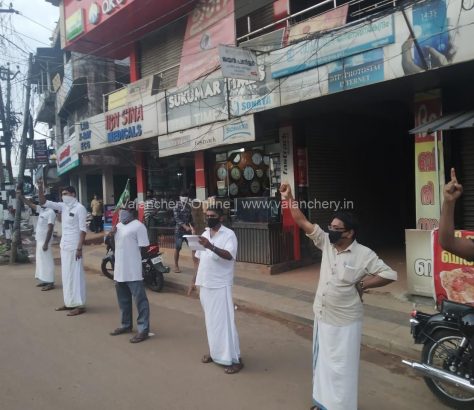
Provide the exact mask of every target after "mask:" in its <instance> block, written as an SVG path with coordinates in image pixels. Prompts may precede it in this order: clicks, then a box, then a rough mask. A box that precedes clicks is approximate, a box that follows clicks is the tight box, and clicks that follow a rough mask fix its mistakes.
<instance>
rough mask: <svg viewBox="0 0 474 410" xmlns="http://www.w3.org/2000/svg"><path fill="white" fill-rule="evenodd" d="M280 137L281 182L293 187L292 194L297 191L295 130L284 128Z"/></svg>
mask: <svg viewBox="0 0 474 410" xmlns="http://www.w3.org/2000/svg"><path fill="white" fill-rule="evenodd" d="M279 135H280V146H281V153H280V167H281V182H282V183H287V184H289V185H290V187H291V191H292V192H296V191H295V167H294V160H293V151H294V150H293V128H292V127H282V128H280V130H279Z"/></svg>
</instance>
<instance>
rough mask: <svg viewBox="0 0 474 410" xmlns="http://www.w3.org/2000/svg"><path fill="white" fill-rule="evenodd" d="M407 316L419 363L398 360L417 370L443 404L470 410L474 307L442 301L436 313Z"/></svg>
mask: <svg viewBox="0 0 474 410" xmlns="http://www.w3.org/2000/svg"><path fill="white" fill-rule="evenodd" d="M411 316H412V318H411V319H410V324H411V334H412V335H413V339H414V340H415V343H416V344H423V350H422V353H421V363H418V362H410V361H408V360H403V361H402V362H403V363H404V364H406V365H408V366H410V367H411V368H413V369H414V370H416V371H417V372H419V373H421V374H422V375H423V376H424V379H425V382H426V384H427V385H428V387H429V389H430V390H431V391H432V392H433V393H434V394H435V396H436V397H438V399H439V400H440V401H442V402H443V403H445V404H447V405H448V406H451V407H452V408H455V409H471V410H472V409H474V307H472V306H468V305H464V304H461V303H455V302H451V301H448V300H444V301H443V303H442V305H441V312H440V313H436V314H434V315H430V314H427V313H423V312H417V311H413V312H412V314H411Z"/></svg>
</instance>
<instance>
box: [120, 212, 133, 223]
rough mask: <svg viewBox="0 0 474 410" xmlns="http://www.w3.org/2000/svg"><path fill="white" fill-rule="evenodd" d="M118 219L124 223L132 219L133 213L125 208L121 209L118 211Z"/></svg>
mask: <svg viewBox="0 0 474 410" xmlns="http://www.w3.org/2000/svg"><path fill="white" fill-rule="evenodd" d="M119 219H120V222H121V223H123V224H124V225H126V224H128V223H129V222H131V221H132V220H133V213H132V212H130V211H128V210H126V209H122V210H120V213H119Z"/></svg>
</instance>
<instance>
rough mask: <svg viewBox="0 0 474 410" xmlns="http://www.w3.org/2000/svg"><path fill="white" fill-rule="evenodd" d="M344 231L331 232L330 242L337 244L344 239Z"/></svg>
mask: <svg viewBox="0 0 474 410" xmlns="http://www.w3.org/2000/svg"><path fill="white" fill-rule="evenodd" d="M343 233H344V231H329V242H331V243H333V244H334V243H336V242H339V240H340V239H341V238H342V234H343Z"/></svg>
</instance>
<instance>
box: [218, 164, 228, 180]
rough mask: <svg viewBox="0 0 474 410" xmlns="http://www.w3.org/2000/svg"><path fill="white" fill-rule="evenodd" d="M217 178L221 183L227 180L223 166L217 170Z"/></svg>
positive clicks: (225, 169)
mask: <svg viewBox="0 0 474 410" xmlns="http://www.w3.org/2000/svg"><path fill="white" fill-rule="evenodd" d="M217 178H219V179H220V180H221V181H223V180H225V179H226V178H227V168H226V166H225V164H222V165H221V166H220V167H219V168H217Z"/></svg>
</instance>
